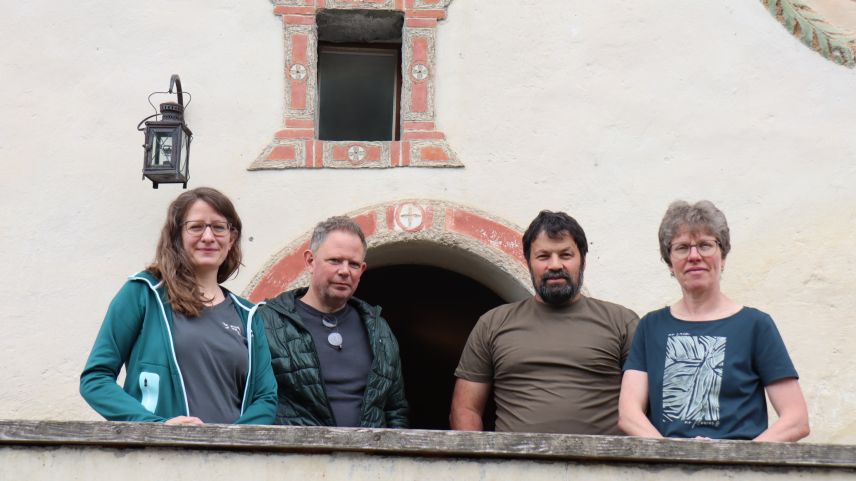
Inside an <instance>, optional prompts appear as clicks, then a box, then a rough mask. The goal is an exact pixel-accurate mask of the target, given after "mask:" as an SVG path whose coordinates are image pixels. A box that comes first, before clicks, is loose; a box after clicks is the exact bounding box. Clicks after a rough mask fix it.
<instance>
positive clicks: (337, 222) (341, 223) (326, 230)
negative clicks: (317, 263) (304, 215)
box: [309, 215, 368, 254]
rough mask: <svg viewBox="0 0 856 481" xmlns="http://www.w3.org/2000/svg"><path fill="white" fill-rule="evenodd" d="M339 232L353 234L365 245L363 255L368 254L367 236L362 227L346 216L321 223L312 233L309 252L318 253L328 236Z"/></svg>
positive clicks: (339, 216)
mask: <svg viewBox="0 0 856 481" xmlns="http://www.w3.org/2000/svg"><path fill="white" fill-rule="evenodd" d="M337 230H338V231H343V232H350V233H351V234H354V235H355V236H357V237H359V238H360V242H362V243H363V254H365V253H366V251H367V250H368V244H367V243H366V235H365V234H363V229H361V228H360V225H359V224H357V223H356V221H354V219H351V218H350V217H347V216H344V215H338V216H335V217H330V218H329V219H327V220H324V221H321V222H319V223H318V225H316V226H315V229H314V230H313V231H312V239H311V240H310V241H309V250H311V251H312V252H316V251H317V250H318V247H320V246H321V244H323V243H324V240H325V239H326V238H327V235H328V234H330V233H331V232H333V231H337Z"/></svg>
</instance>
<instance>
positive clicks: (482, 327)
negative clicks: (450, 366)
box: [455, 313, 493, 383]
mask: <svg viewBox="0 0 856 481" xmlns="http://www.w3.org/2000/svg"><path fill="white" fill-rule="evenodd" d="M489 316H490V313H487V314H485V315H484V316H482V317H481V318H480V319H479V320H478V322H477V323H476V325H475V327H473V330H472V331H470V336H469V338H467V344H466V345H465V346H464V351H463V352H462V353H461V360H460V361H459V362H458V368H457V369H455V377H459V378H461V379H464V380H467V381H472V382H481V383H492V382H493V356H492V350H491V347H490V346H491V332H490V331H491V330H490V322H489V319H490V318H489Z"/></svg>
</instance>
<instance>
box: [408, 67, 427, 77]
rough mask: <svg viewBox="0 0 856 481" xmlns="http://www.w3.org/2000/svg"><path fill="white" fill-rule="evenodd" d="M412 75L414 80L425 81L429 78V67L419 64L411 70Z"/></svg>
mask: <svg viewBox="0 0 856 481" xmlns="http://www.w3.org/2000/svg"><path fill="white" fill-rule="evenodd" d="M410 74H411V75H413V78H415V79H416V80H425V79H426V78H428V67H426V66H425V65H424V64H421V63H417V64H416V65H414V66H413V68H412V69H410Z"/></svg>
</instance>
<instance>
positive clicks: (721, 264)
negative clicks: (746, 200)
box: [618, 200, 809, 442]
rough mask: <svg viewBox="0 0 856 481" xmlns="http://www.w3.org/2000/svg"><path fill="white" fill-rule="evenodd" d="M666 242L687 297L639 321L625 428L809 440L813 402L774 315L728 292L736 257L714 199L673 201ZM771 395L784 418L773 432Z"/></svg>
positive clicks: (629, 367)
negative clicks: (725, 277)
mask: <svg viewBox="0 0 856 481" xmlns="http://www.w3.org/2000/svg"><path fill="white" fill-rule="evenodd" d="M659 241H660V255H661V256H662V258H663V261H665V263H666V265H667V266H669V271H670V272H671V274H672V277H674V278H675V279H676V280H677V281H678V285H679V286H680V287H681V292H682V294H683V295H682V297H681V299H680V300H679V301H677V302H676V303H674V304H672V305H671V306H668V307H665V308H663V309H659V310H656V311H653V312H650V313H648V314H647V315H646V316H645V317H643V318H642V320H641V321H639V327H638V328H637V331H636V336H635V338H634V339H633V345H632V347H631V350H630V355H629V357H628V358H627V362H626V363H625V365H624V377H623V380H622V383H621V395H620V398H619V401H618V411H619V421H618V427H619V428H621V430H622V431H624V432H625V433H627V434H629V435H631V436H644V437H681V438H708V439H753V440H756V441H780V442H781V441H797V440H800V439H802V438H804V437H806V436H807V435H808V433H809V423H808V410H807V408H806V403H805V399H804V398H803V394H802V390H801V388H800V385H799V381H798V375H797V372H796V370H795V369H794V366H793V363H792V362H791V359H790V356H788V352H787V349H786V348H785V345H784V342H783V341H782V338H781V336H780V335H779V331H778V330H777V329H776V326H775V324H774V323H773V320H772V318H771V317H770V316H769V315H768V314H766V313H764V312H761V311H759V310H757V309H754V308H751V307H746V306H742V305H740V304H738V303H736V302H734V301H733V300H731V299H730V298H728V297H727V296H726V295H725V294H723V293H722V291H721V290H720V280H721V276H722V272H723V270H724V269H725V258H726V256H727V255H728V253H729V252H730V251H731V239H730V234H729V229H728V222H727V221H726V219H725V215H724V214H723V213H722V211H721V210H719V209H718V208H716V206H715V205H713V203H711V202H710V201H706V200H703V201H699V202H697V203H695V204H689V203H687V202H684V201H676V202H673V203H672V204H671V205H670V206H669V208H668V210H667V211H666V215H665V216H663V221H662V222H661V223H660V229H659ZM765 392H766V395H767V396H768V397H769V399H770V402H771V403H772V404H773V407H774V408H775V410H776V412H777V413H778V415H779V419H778V420H777V421H776V422H774V423H773V424H772V425H770V426H768V423H767V403H766V398H765ZM646 413H647V414H646Z"/></svg>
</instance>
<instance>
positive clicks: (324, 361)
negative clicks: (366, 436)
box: [297, 300, 372, 427]
mask: <svg viewBox="0 0 856 481" xmlns="http://www.w3.org/2000/svg"><path fill="white" fill-rule="evenodd" d="M297 311H298V314H300V319H301V320H302V321H303V325H304V326H306V329H307V330H309V333H310V334H311V335H312V340H313V341H314V343H315V350H316V351H317V352H318V361H319V362H320V363H321V377H322V379H323V381H324V387H325V389H326V391H327V398H328V399H329V400H330V407H331V408H332V409H333V417H334V418H335V419H336V426H342V427H359V425H360V414H361V413H362V404H363V394H364V392H365V390H366V382H367V380H368V377H369V371H370V370H371V364H372V353H371V349H370V347H369V338H368V334H366V327H365V326H364V325H363V323H362V321H361V320H360V315H359V313H358V312H357V311H356V309H354V308H353V307H351V306H350V305H345V307H344V308H342V309H341V310H339V311H336V312H334V313H332V314H324V313H322V312H321V311H318V310H317V309H314V308H313V307H312V306H309V305H307V304H306V303H304V302H303V301H300V300H298V301H297ZM322 319H326V320H327V323H328V324H336V327H335V328H329V327H325V326H324V323H323V322H322ZM332 332H338V333H339V334H340V335H341V336H342V346H341V349H339V348H336V347H334V346H332V345H330V343H329V342H328V340H327V337H328V336H329V335H330V333H332Z"/></svg>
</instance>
